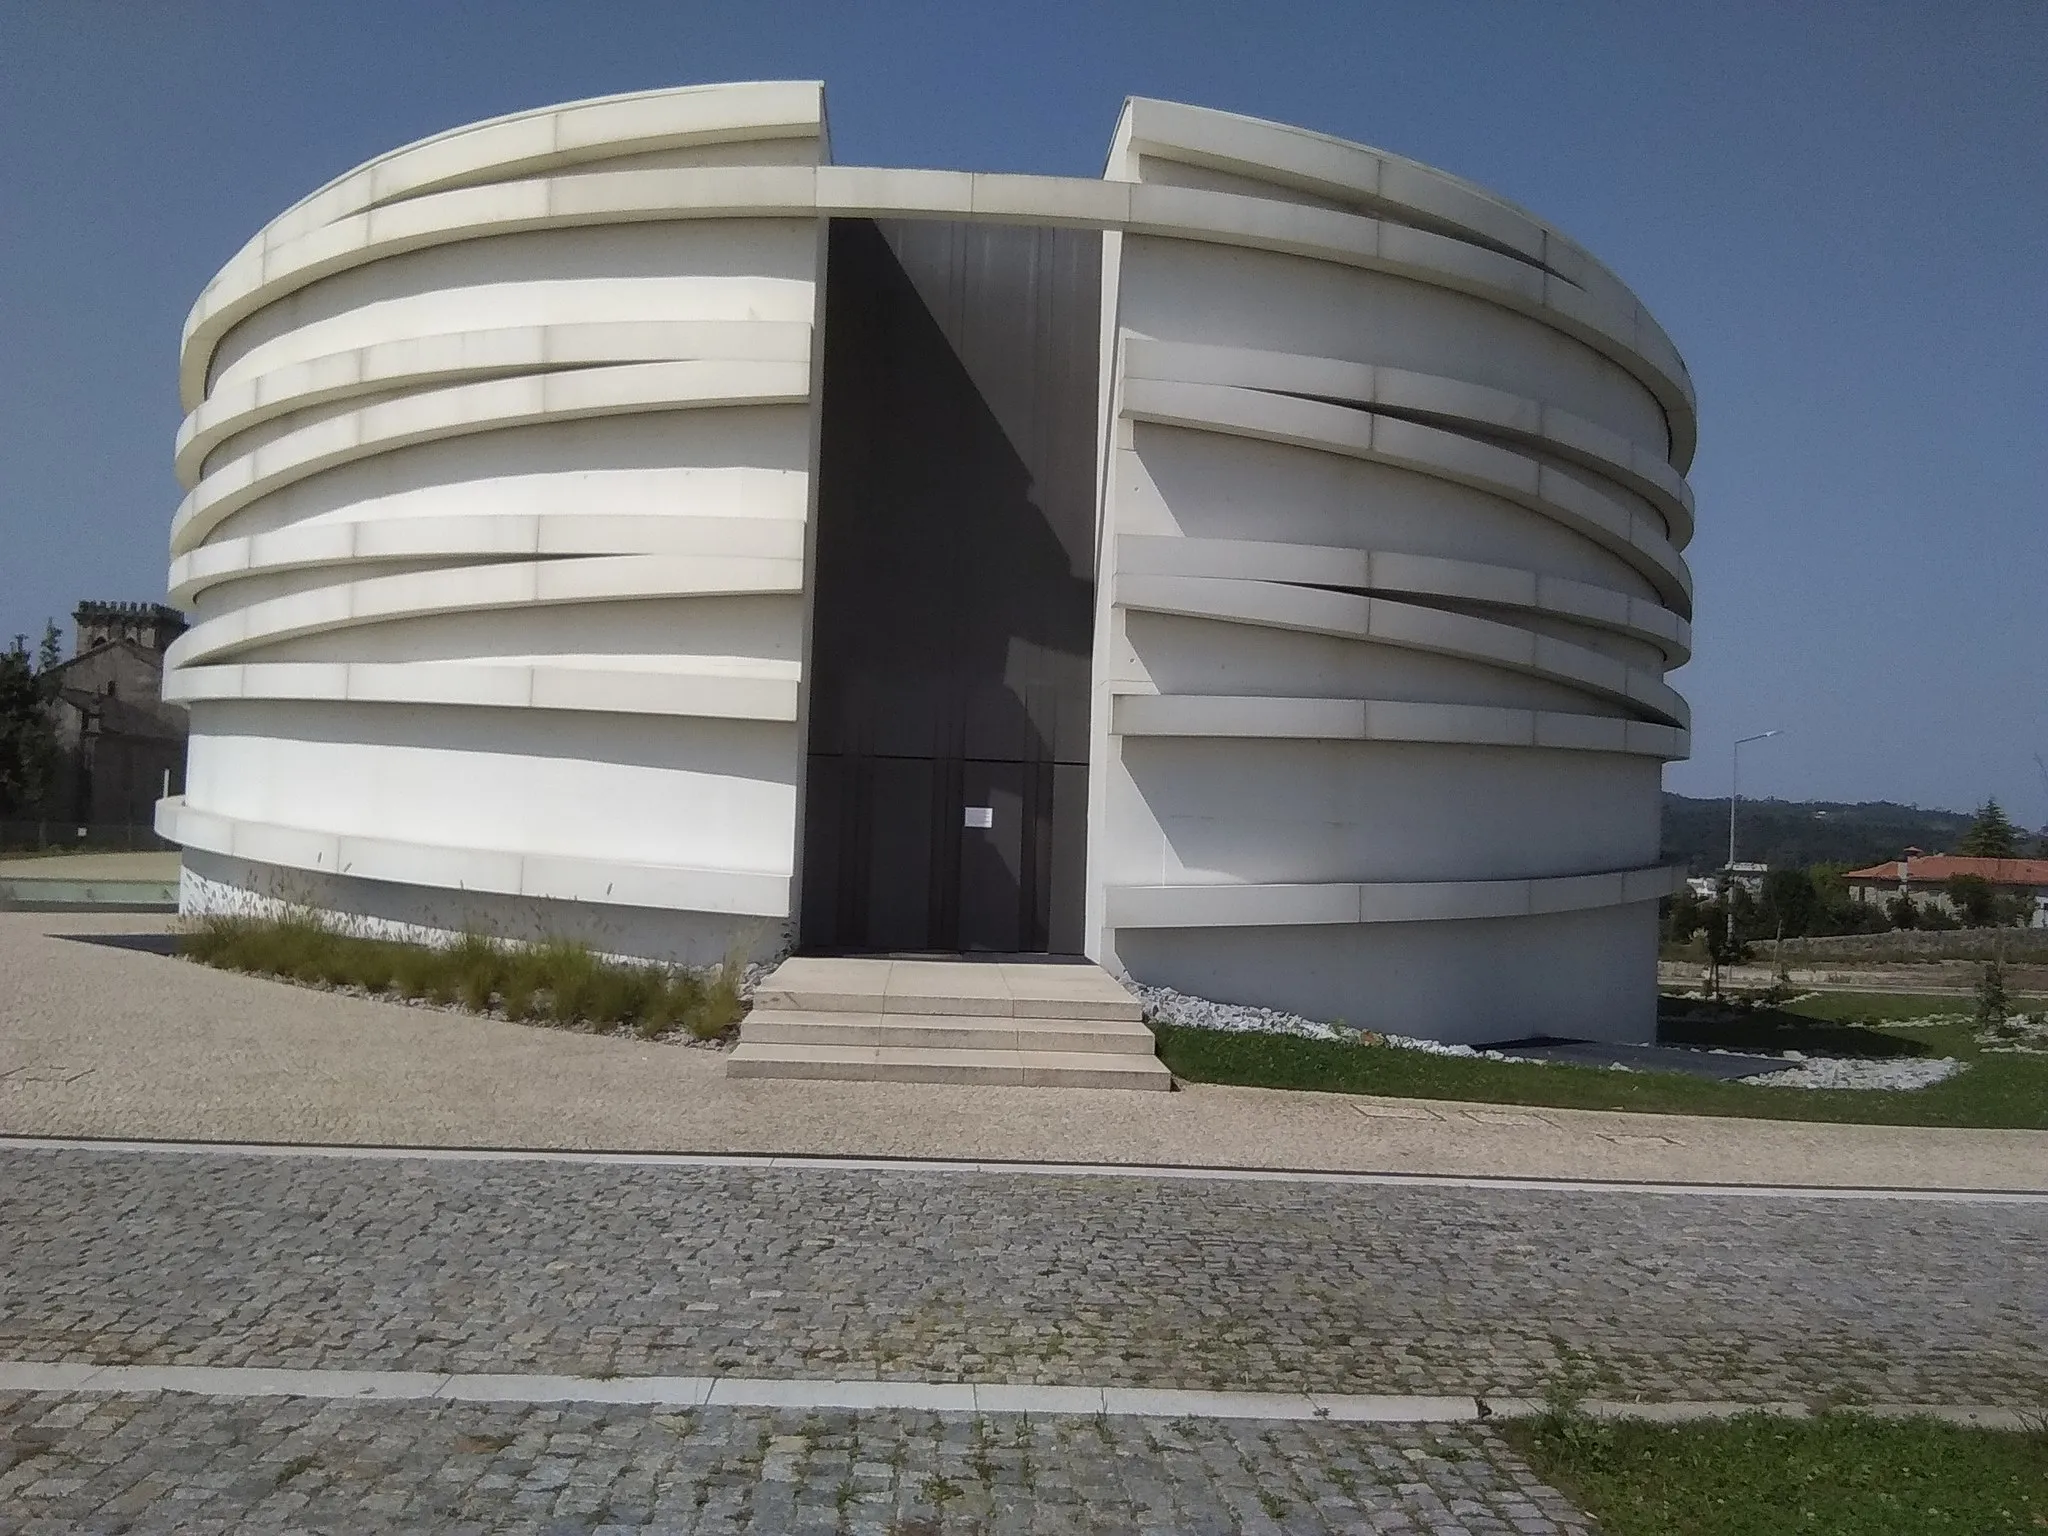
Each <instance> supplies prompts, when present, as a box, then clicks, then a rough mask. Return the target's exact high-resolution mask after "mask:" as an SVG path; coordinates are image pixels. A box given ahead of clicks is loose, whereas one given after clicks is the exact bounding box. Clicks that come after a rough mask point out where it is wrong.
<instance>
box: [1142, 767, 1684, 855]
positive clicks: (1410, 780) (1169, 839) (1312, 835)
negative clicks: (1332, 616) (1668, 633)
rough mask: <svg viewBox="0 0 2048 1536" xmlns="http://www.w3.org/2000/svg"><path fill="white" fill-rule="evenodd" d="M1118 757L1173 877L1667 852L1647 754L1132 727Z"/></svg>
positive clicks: (1657, 777)
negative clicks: (1169, 732) (1135, 733)
mask: <svg viewBox="0 0 2048 1536" xmlns="http://www.w3.org/2000/svg"><path fill="white" fill-rule="evenodd" d="M1122 758H1123V772H1124V774H1125V775H1127V776H1128V778H1129V779H1130V781H1131V784H1132V787H1133V789H1134V791H1135V793H1136V794H1137V795H1139V796H1140V797H1141V798H1142V799H1143V800H1144V802H1145V804H1146V805H1147V806H1148V807H1149V809H1150V818H1151V820H1152V821H1153V822H1154V823H1155V824H1156V825H1157V826H1158V827H1159V829H1160V832H1161V834H1162V835H1163V837H1164V839H1165V842H1166V847H1167V859H1166V863H1165V874H1164V881H1165V882H1166V883H1170V884H1190V885H1192V884H1233V883H1250V884H1288V883H1300V882H1310V883H1322V882H1330V881H1418V880H1497V879H1520V878H1548V877H1552V876H1559V875H1576V874H1582V873H1587V872H1597V871H1606V870H1616V869H1629V868H1637V867H1643V866H1648V865H1651V864H1654V863H1655V862H1656V858H1657V847H1658V830H1659V805H1658V793H1659V785H1660V782H1661V773H1660V765H1659V764H1658V763H1657V762H1656V761H1654V760H1653V759H1648V758H1643V757H1636V756H1628V755H1625V754H1621V753H1590V752H1587V753H1581V752H1560V751H1545V750H1535V749H1531V748H1528V747H1521V748H1517V747H1508V746H1465V745H1453V744H1448V743H1444V744H1438V743H1421V742H1413V743H1408V742H1381V741H1370V742H1368V741H1303V740H1260V739H1206V740H1205V739H1188V738H1172V739H1163V738H1162V739H1154V738H1138V737H1127V738H1125V740H1124V743H1123V754H1122ZM1112 793H1114V790H1113V791H1112ZM1538 807H1540V811H1537V810H1536V809H1535V808H1538ZM1110 883H1111V884H1126V883H1132V882H1130V881H1126V880H1123V879H1121V878H1112V879H1111V882H1110Z"/></svg>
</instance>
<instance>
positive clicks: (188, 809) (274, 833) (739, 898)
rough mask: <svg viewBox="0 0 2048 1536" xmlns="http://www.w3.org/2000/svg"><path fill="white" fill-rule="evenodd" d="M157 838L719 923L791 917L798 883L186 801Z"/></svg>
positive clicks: (413, 881)
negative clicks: (258, 817) (362, 829)
mask: <svg viewBox="0 0 2048 1536" xmlns="http://www.w3.org/2000/svg"><path fill="white" fill-rule="evenodd" d="M156 830H157V832H158V834H159V835H160V836H162V837H164V838H166V839H168V840H169V841H171V842H174V843H179V844H182V845H183V846H185V847H187V848H198V849H201V850H202V851H204V852H207V853H218V854H225V855H227V856H228V857H230V858H237V859H247V860H249V861H251V862H252V863H257V864H273V865H277V866H279V867H281V868H284V869H303V870H309V871H313V872H316V873H319V874H327V875H340V876H343V877H346V878H352V879H357V880H383V881H390V882H392V883H394V884H398V885H424V886H431V887H436V888H438V889H441V890H444V891H448V892H462V891H478V892H484V893H491V894H498V895H507V896H537V897H545V898H548V899H551V900H556V901H580V902H591V903H596V904H601V905H606V906H623V907H651V908H659V909H663V910H668V911H679V912H701V913H708V914H716V915H719V916H735V917H766V918H784V917H787V916H788V915H789V887H790V877H789V875H787V874H783V873H774V872H768V871H755V870H732V869H691V868H684V867H681V866H677V865H668V864H635V863H630V862H627V861H624V860H614V859H591V858H573V857H570V856H568V855H565V854H542V853H519V852H512V851H507V850H499V849H488V848H454V847H448V846H446V845H441V844H430V843H414V842H400V841H397V840H395V839H391V838H379V837H367V836H356V835H353V834H343V833H335V832H321V831H315V830H312V829H310V828H305V827H290V826H281V825H278V824H277V823H274V822H261V821H251V820H246V819H242V818H238V817H232V816H223V815H220V814H218V813H217V812H211V811H207V810H205V809H203V808H201V807H195V806H189V805H187V804H186V803H185V798H184V797H183V796H182V795H173V796H171V797H170V798H169V799H165V800H159V801H158V802H157V806H156Z"/></svg>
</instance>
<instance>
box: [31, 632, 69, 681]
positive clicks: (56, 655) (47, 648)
mask: <svg viewBox="0 0 2048 1536" xmlns="http://www.w3.org/2000/svg"><path fill="white" fill-rule="evenodd" d="M63 659H64V637H63V635H61V634H59V633H58V631H57V621H56V620H55V619H45V620H44V621H43V643H42V644H41V645H39V646H37V647H36V673H37V675H38V676H40V675H41V674H42V673H45V672H48V671H49V670H50V669H51V668H52V667H55V666H56V665H57V664H58V663H59V662H61V661H62V660H63Z"/></svg>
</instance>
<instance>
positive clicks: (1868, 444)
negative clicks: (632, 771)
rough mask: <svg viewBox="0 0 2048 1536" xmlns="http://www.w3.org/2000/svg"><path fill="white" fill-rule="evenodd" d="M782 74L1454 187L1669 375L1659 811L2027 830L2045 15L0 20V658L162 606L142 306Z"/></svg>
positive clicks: (1267, 2)
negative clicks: (1649, 351)
mask: <svg viewBox="0 0 2048 1536" xmlns="http://www.w3.org/2000/svg"><path fill="white" fill-rule="evenodd" d="M790 77H802V78H823V79H824V80H825V81H826V82H827V90H828V103H829V109H830V114H831V121H832V137H833V147H834V152H835V157H836V158H838V159H839V160H841V161H843V162H849V163H880V164H905V165H934V166H963V167H974V168H980V169H989V170H1018V171H1040V172H1048V173H1057V174H1064V175H1097V174H1099V173H1100V171H1101V167H1102V157H1103V152H1104V149H1105V147H1106V145H1107V141H1108V138H1109V134H1110V130H1111V128H1112V126H1113V125H1114V123H1115V120H1116V113H1117V108H1118V106H1119V104H1120V102H1121V100H1122V98H1123V97H1124V96H1125V95H1127V94H1134V93H1135V94H1143V95H1154V96H1167V97H1174V98H1178V99H1181V100H1185V101H1193V102H1200V103H1203V104H1205V105H1209V106H1216V107H1223V108H1228V109H1230V110H1233V111H1240V112H1249V113H1253V114H1256V115H1259V116H1264V117H1273V118H1278V119H1281V120H1283V121H1286V122H1292V123H1299V124H1303V125H1305V126H1308V127H1312V128H1317V129H1321V130H1324V131H1327V132H1330V133H1336V134H1341V135H1343V136H1345V137H1347V138H1352V139H1358V140H1362V141H1364V142H1366V143H1370V144H1376V145H1379V146H1381V147H1383V148H1386V149H1390V150H1394V151H1396V152H1398V153H1401V154H1405V155H1412V156H1414V157H1416V158H1417V159H1421V160H1425V161H1428V162H1429V163H1431V164H1433V165H1438V166H1442V167H1444V168H1446V169H1448V170H1451V171H1454V172H1457V173H1458V174H1460V175H1464V176H1468V177H1471V178H1473V179H1474V180H1477V181H1479V182H1481V183H1483V184H1484V185H1486V186H1488V187H1491V188H1493V189H1495V190H1497V191H1499V192H1501V193H1503V194H1505V195H1506V196H1508V197H1510V198H1513V199H1515V200H1516V201H1518V202H1521V203H1523V204H1525V205H1527V206H1528V207H1530V208H1532V209H1534V210H1535V211H1536V212H1538V213H1540V214H1541V215H1543V216H1544V217H1546V218H1548V219H1550V220H1552V221H1554V222H1555V223H1557V224H1558V225H1560V226H1561V227H1562V228H1564V229H1565V230H1567V231H1569V232H1570V233H1571V234H1572V235H1573V236H1575V237H1576V238H1577V239H1579V240H1580V241H1582V242H1583V243H1585V244H1586V245H1587V246H1588V247H1589V248H1590V249H1591V250H1592V251H1593V252H1594V253H1595V254H1596V255H1598V256H1600V257H1601V258H1602V259H1604V260H1605V261H1606V262H1607V263H1608V264H1609V265H1610V266H1612V267H1613V268H1614V269H1615V270H1616V271H1617V272H1619V273H1620V274H1621V276H1622V278H1623V279H1624V280H1625V281H1627V282H1628V283H1630V284H1631V285H1632V286H1633V287H1634V288H1635V290H1636V292H1637V293H1638V294H1640V295H1641V296H1642V298H1643V299H1644V301H1645V302H1646V303H1647V304H1648V305H1649V306H1650V308H1651V310H1652V311H1653V312H1654V313H1655V314H1656V315H1657V316H1658V317H1659V319H1661V320H1662V321H1663V323H1664V325H1665V327H1666V328H1667V329H1668V330H1669V331H1670V333H1671V335H1672V336H1673V338H1674V339H1675V340H1676V341H1677V343H1678V346H1679V348H1680V350H1681V351H1682V352H1683V353H1684V354H1685V357H1686V359H1687V361H1688V363H1689V364H1690V365H1691V368H1692V371H1693V377H1694V379H1695V381H1696V382H1697V384H1698V386H1699V395H1700V416H1701V448H1700V454H1699V458H1698V462H1697V463H1696V464H1695V466H1694V469H1693V473H1692V481H1693V485H1694V487H1695V488H1696V490H1697V491H1698V494H1699V506H1700V534H1699V537H1698V539H1697V541H1696V542H1695V543H1694V544H1693V546H1692V549H1691V550H1690V552H1689V558H1690V559H1691V561H1692V565H1693V570H1694V573H1695V575H1696V577H1697V579H1698V588H1699V617H1698V622H1697V626H1696V636H1697V645H1698V660H1696V661H1695V662H1694V663H1693V664H1692V665H1691V666H1689V667H1687V668H1685V669H1684V670H1683V671H1681V672H1679V673H1677V674H1676V675H1675V677H1674V682H1675V683H1676V684H1677V686H1678V687H1679V688H1680V689H1682V690H1683V691H1684V692H1685V693H1686V694H1687V696H1688V697H1689V698H1690V699H1691V700H1692V703H1693V708H1694V725H1695V734H1694V743H1695V751H1696V755H1695V757H1694V760H1693V761H1692V762H1690V763H1684V764H1678V765H1674V766H1673V767H1672V769H1671V770H1670V772H1669V773H1668V775H1667V780H1666V782H1667V783H1668V784H1669V785H1670V787H1672V788H1674V789H1677V790H1681V791H1683V792H1686V793H1692V794H1708V795H1718V794H1725V793H1726V787H1727V781H1728V743H1729V741H1730V740H1731V738H1733V737H1734V736H1735V735H1738V734H1747V733H1749V732H1752V731H1760V730H1766V729H1769V728H1772V727H1778V728H1780V729H1782V730H1783V731H1784V732H1785V735H1784V736H1783V737H1781V738H1780V739H1778V740H1776V741H1771V742H1765V743H1760V744H1758V745H1757V746H1755V747H1750V748H1746V749H1745V750H1744V754H1743V761H1744V782H1743V788H1744V792H1745V794H1748V793H1756V794H1776V795H1781V796H1785V797H1788V798H1808V797H1813V798H1827V799H1846V800H1855V799H1895V800H1904V801H1912V802H1918V803H1920V804H1924V805H1940V806H1952V807H1967V806H1970V805H1974V804H1975V803H1977V802H1978V801H1980V800H1982V799H1983V798H1984V796H1985V795H1987V794H1996V795H1997V796H1998V797H1999V799H2000V800H2001V801H2003V802H2004V803H2005V804H2006V805H2007V807H2008V808H2009V809H2010V810H2011V812H2012V813H2013V814H2014V815H2015V817H2016V818H2017V819H2019V820H2021V821H2022V822H2024V823H2025V824H2027V825H2029V826H2040V825H2042V824H2044V823H2048V790H2044V787H2043V785H2042V783H2041V780H2040V777H2039V775H2038V774H2037V772H2036V770H2035V767H2034V762H2033V754H2034V753H2036V752H2040V753H2043V754H2044V755H2048V505H2044V500H2048V498H2044V489H2043V488H2044V486H2048V323H2044V322H2048V4H2042V3H2040V0H2006V3H1970V0H1948V3H1939V4H1915V5H1908V4H1856V5H1836V4H1824V3H1820V0H1802V3H1800V4H1796V5H1795V4H1783V3H1771V4H1757V5H1746V4H1738V3H1732V0H1708V3H1703V4H1679V3H1676V0H1660V3H1658V4H1654V5H1651V4H1642V3H1639V0H1629V3H1612V4H1595V3H1590V0H1585V3H1577V0H1575V3H1564V0H1559V3H1555V4H1546V3H1535V0H1528V3H1520V4H1507V3H1502V4H1479V3H1456V0H1444V3H1432V4H1412V3H1411V4H1368V3H1364V0H1349V3H1332V4H1327V5H1312V4H1289V3H1283V0H1261V3H1257V4H1253V3H1239V4H1235V5H1229V6H1223V5H1215V6H1206V5H1202V4H1197V3H1192V0H1190V3H1180V4H1170V5H1169V4H1159V5H1140V4H1123V5H1119V4H1104V5H1075V4H1057V3H1046V0H1034V3H1031V4H1018V3H1014V0H1012V3H1005V4H1001V5H981V4H973V3H966V0H956V3H951V4H932V5H891V4H881V3H862V4H850V3H841V4H832V5H779V4H775V3H772V0H749V3H743V4H742V3H728V4H722V5H688V4H657V3H651V0H649V3H628V0H617V3H603V0H562V3H556V4H546V3H518V0H492V3H482V0H475V3H457V0H388V3H367V0H366V3H355V4H352V3H346V0H321V3H317V4H308V3H283V0H277V3H207V0H188V3H179V4H173V3H170V0H0V149H4V153H0V636H5V635H11V634H13V633H14V632H16V631H19V630H26V631H29V632H30V634H31V637H32V638H33V636H34V634H35V633H37V632H39V631H40V629H41V627H42V621H43V618H44V616H45V615H48V614H55V615H58V616H60V618H61V616H63V615H65V614H67V613H68V612H69V610H70V608H71V606H72V603H73V601H74V599H76V598H78V597H81V596H87V595H90V596H95V597H110V598H111V597H135V598H156V597H160V596H161V594H162V592H163V588H164V565H165V560H166V555H165V548H164V544H165V533H166V529H167V526H168V524H169V520H170V516H171V512H172V510H173V508H174V507H175V505H176V502H177V497H178V491H177V488H176V486H175V484H174V482H173V480H172V477H171V468H170V458H171V442H172V436H173V434H174V432H175V430H176V428H177V423H178V409H177V402H176V397H175V391H174V387H173V381H174V374H175V362H176V347H177V338H178V330H179V326H180V325H181V323H182V322H183V319H184V316H185V312H186V310H187V308H188V307H189V305H190V303H191V301H192V299H193V298H194V297H195V296H196V295H197V293H198V292H199V289H200V287H201V285H203V284H204V283H205V282H206V280H207V279H208V277H210V276H211V275H212V273H213V272H214V270H215V269H216V268H217V267H218V266H219V265H220V263H221V262H223V261H224V260H226V258H227V257H228V256H229V255H230V254H231V253H232V252H233V251H234V250H235V248H236V247H237V246H239V245H240V244H241V243H242V241H243V240H245V239H246V238H247V237H248V236H249V235H250V234H252V233H253V232H254V231H255V230H256V229H257V228H258V226H260V225H261V224H262V223H263V222H264V221H265V220H266V219H268V218H269V217H270V216H271V215H272V214H274V213H276V212H277V211H278V210H280V209H282V208H283V207H284V206H285V205H287V204H288V203H290V202H292V201H294V200H295V199H297V198H298V197H300V196H301V195H303V194H304V193H306V192H308V191H310V190H312V189H313V188H314V187H315V186H316V185H318V184H319V183H321V182H323V181H325V180H327V179H328V178H329V177H331V176H333V175H335V174H337V173H338V172H340V171H343V170H346V169H347V168H348V167H349V166H351V165H353V164H355V163H357V162H358V161H361V160H363V159H366V158H368V157H369V156H371V155H374V154H376V153H378V152H380V151H382V150H385V149H388V148H391V147H393V146H395V145H397V144H400V143H403V142H405V141H406V140H409V139H412V138H416V137H418V136H420V135H422V134H427V133H431V132H434V131H436V130H439V129H442V128H446V127H450V126H453V125H455V124H458V123H462V122H466V121H469V120H472V119H475V118H479V117H486V116H490V115H492V114H495V113H500V112H507V111H512V110H516V109H519V108H523V107H534V106H540V105H544V104H546V103H548V102H553V101H560V100H566V99H570V98H574V97H579V96H592V95H600V94H605V93H608V92H613V91H624V90H638V89H644V88H647V87H652V86H660V85H670V84H678V83H683V82H691V81H707V80H723V79H764V78H790Z"/></svg>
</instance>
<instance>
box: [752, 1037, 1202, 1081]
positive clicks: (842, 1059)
mask: <svg viewBox="0 0 2048 1536" xmlns="http://www.w3.org/2000/svg"><path fill="white" fill-rule="evenodd" d="M725 1073H726V1076H728V1077H761V1078H811V1079H826V1080H838V1081H851V1082H882V1083H967V1084H985V1085H1000V1086H1010V1087H1034V1088H1135V1089H1143V1090H1150V1091H1153V1092H1163V1091H1164V1090H1166V1089H1168V1088H1171V1087H1172V1086H1173V1077H1172V1075H1171V1074H1170V1073H1169V1072H1168V1071H1167V1070H1166V1067H1165V1066H1164V1064H1163V1063H1161V1062H1160V1060H1159V1058H1158V1057H1156V1056H1153V1055H1152V1054H1151V1053H1150V1052H1149V1051H1148V1052H1147V1053H1145V1054H1144V1055H1137V1054H1132V1055H1112V1054H1109V1053H1107V1052H1100V1051H1014V1050H918V1049H914V1048H910V1047H904V1046H888V1045H880V1046H859V1045H780V1044H776V1045H768V1044H761V1043H757V1042H753V1041H749V1040H745V1039H742V1040H741V1041H740V1043H739V1044H738V1045H737V1046H735V1047H734V1048H733V1052H732V1054H731V1055H730V1056H728V1057H727V1058H726V1061H725Z"/></svg>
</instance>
